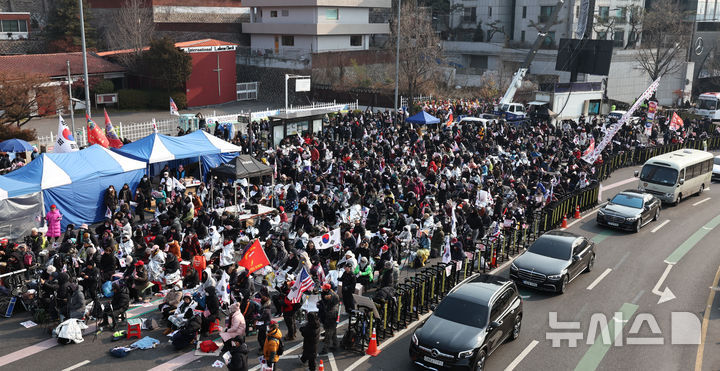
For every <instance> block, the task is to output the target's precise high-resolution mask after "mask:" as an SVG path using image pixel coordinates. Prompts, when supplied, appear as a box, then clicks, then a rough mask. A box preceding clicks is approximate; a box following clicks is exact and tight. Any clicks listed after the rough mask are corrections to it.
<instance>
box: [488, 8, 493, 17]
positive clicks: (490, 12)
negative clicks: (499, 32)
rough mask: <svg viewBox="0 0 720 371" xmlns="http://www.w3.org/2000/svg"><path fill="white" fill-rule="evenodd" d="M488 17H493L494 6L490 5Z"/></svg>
mask: <svg viewBox="0 0 720 371" xmlns="http://www.w3.org/2000/svg"><path fill="white" fill-rule="evenodd" d="M488 17H492V7H491V6H489V7H488Z"/></svg>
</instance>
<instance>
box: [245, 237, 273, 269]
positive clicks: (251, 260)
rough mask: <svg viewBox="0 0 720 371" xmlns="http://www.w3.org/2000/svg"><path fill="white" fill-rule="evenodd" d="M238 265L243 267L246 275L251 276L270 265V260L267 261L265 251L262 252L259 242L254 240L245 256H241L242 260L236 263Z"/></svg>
mask: <svg viewBox="0 0 720 371" xmlns="http://www.w3.org/2000/svg"><path fill="white" fill-rule="evenodd" d="M238 265H239V266H241V267H245V269H247V272H248V274H253V272H255V271H256V270H258V269H260V268H262V267H264V266H266V265H270V260H268V258H267V255H265V251H263V249H262V247H261V246H260V241H258V240H255V242H253V244H252V246H250V247H249V248H248V249H247V251H246V252H245V255H243V257H242V259H240V261H239V262H238Z"/></svg>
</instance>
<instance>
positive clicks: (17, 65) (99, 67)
mask: <svg viewBox="0 0 720 371" xmlns="http://www.w3.org/2000/svg"><path fill="white" fill-rule="evenodd" d="M87 57H88V58H87V61H88V73H89V74H91V75H94V74H101V73H110V72H125V68H124V67H122V66H120V65H117V64H115V63H112V62H109V61H106V60H105V59H102V58H100V57H99V56H97V55H95V54H93V53H88V56H87ZM67 61H70V73H71V74H72V75H80V74H82V73H83V61H82V53H81V52H74V53H56V54H22V55H9V56H0V73H1V72H8V73H12V74H30V75H47V76H50V77H60V76H63V77H64V76H66V75H67Z"/></svg>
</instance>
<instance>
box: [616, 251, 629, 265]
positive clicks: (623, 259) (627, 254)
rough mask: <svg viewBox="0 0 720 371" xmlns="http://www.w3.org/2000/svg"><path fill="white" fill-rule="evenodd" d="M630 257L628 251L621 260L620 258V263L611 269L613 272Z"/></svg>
mask: <svg viewBox="0 0 720 371" xmlns="http://www.w3.org/2000/svg"><path fill="white" fill-rule="evenodd" d="M628 256H630V251H628V252H626V253H625V255H623V257H622V258H620V261H619V262H617V264H615V266H614V267H613V268H612V269H613V270H617V269H618V268H619V267H620V266H621V265H622V264H623V263H625V259H627V258H628Z"/></svg>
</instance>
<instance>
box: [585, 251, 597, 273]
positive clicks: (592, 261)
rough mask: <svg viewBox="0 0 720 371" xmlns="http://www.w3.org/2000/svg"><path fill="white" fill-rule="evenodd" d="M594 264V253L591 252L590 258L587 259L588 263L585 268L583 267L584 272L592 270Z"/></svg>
mask: <svg viewBox="0 0 720 371" xmlns="http://www.w3.org/2000/svg"><path fill="white" fill-rule="evenodd" d="M594 266H595V254H592V255H591V256H590V260H588V264H587V268H585V272H592V270H593V267H594Z"/></svg>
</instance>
